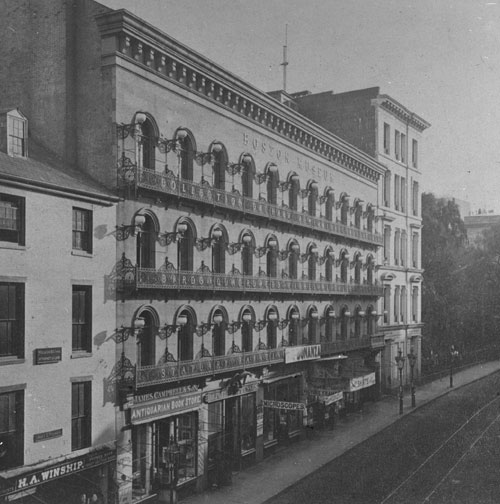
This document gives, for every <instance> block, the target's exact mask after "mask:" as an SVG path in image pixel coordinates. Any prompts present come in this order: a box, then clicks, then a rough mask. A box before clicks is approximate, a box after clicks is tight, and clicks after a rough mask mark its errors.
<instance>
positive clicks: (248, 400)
mask: <svg viewBox="0 0 500 504" xmlns="http://www.w3.org/2000/svg"><path fill="white" fill-rule="evenodd" d="M229 381H230V380H229ZM258 389H259V382H258V381H255V382H252V383H246V384H241V383H238V384H237V386H233V385H232V384H230V383H229V384H228V385H226V386H225V387H223V388H219V389H217V390H212V391H209V392H207V393H206V394H205V395H204V397H203V401H204V402H205V403H207V407H208V416H207V423H206V428H205V431H206V434H207V438H208V447H207V450H208V464H207V472H208V485H209V486H210V487H216V486H221V485H224V484H227V483H230V481H231V474H232V472H233V471H239V470H241V469H243V468H244V467H247V466H249V465H251V464H253V463H254V462H255V461H256V451H257V391H258Z"/></svg>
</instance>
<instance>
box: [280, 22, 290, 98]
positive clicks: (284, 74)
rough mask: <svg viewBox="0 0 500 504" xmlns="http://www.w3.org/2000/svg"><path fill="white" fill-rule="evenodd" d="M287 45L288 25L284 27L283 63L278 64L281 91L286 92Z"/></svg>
mask: <svg viewBox="0 0 500 504" xmlns="http://www.w3.org/2000/svg"><path fill="white" fill-rule="evenodd" d="M287 44H288V24H286V25H285V45H284V46H283V63H280V65H281V66H282V67H283V91H286V67H287V65H288V60H287V50H288V47H287Z"/></svg>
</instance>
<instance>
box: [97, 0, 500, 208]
mask: <svg viewBox="0 0 500 504" xmlns="http://www.w3.org/2000/svg"><path fill="white" fill-rule="evenodd" d="M100 3H102V4H104V5H107V6H108V7H111V8H114V9H121V8H124V9H127V10H129V11H130V12H132V13H134V14H135V15H137V16H139V17H141V18H143V19H145V20H146V21H148V22H149V23H151V24H153V25H155V26H156V27H158V28H160V29H161V30H163V31H164V32H166V33H168V34H169V35H170V36H172V37H173V38H175V39H177V40H178V41H179V42H181V43H183V44H185V45H187V46H189V47H191V48H192V49H194V50H196V51H197V52H200V53H202V54H203V55H205V56H206V57H208V58H209V59H211V60H212V61H214V62H216V63H217V64H219V65H221V66H223V67H224V68H225V69H227V70H229V71H230V72H232V73H234V74H236V75H238V76H239V77H241V78H243V79H244V80H246V81H248V82H250V83H251V84H252V85H254V86H256V87H257V88H259V89H261V90H263V91H272V90H276V89H282V87H283V73H282V67H281V66H280V63H281V61H282V58H283V45H284V39H285V25H288V61H289V65H288V70H287V91H288V92H296V91H302V90H306V89H307V90H309V91H311V92H321V91H334V92H344V91H348V90H354V89H363V88H367V87H372V86H379V87H380V92H381V93H383V94H388V95H390V96H391V97H393V98H394V99H395V100H397V101H398V102H400V103H401V104H403V105H404V106H406V107H407V108H408V109H410V110H411V111H413V112H415V113H416V114H417V115H419V116H420V117H422V118H424V119H425V120H426V121H428V122H429V123H431V127H430V128H429V129H427V130H426V131H425V133H424V138H423V140H422V142H421V145H419V161H421V170H422V184H421V185H422V188H423V190H424V191H426V192H433V193H434V194H435V195H436V196H450V197H455V198H458V199H461V200H465V201H467V202H469V203H470V205H471V208H472V210H473V212H474V211H477V210H478V209H483V210H487V211H491V210H493V211H494V212H495V213H500V152H499V148H500V99H499V98H500V0H498V3H497V1H495V0H492V1H476V0H414V1H410V0H182V1H179V0H176V1H173V0H101V1H100Z"/></svg>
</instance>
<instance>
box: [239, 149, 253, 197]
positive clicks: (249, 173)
mask: <svg viewBox="0 0 500 504" xmlns="http://www.w3.org/2000/svg"><path fill="white" fill-rule="evenodd" d="M241 165H242V168H241V191H242V193H243V196H246V197H247V198H253V179H254V175H255V164H254V162H253V159H252V158H251V157H250V155H249V154H245V155H244V156H243V157H242V161H241Z"/></svg>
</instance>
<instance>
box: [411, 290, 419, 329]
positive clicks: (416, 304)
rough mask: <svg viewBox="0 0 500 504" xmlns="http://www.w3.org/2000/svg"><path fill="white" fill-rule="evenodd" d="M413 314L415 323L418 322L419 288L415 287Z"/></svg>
mask: <svg viewBox="0 0 500 504" xmlns="http://www.w3.org/2000/svg"><path fill="white" fill-rule="evenodd" d="M411 306H412V308H411V312H412V320H413V322H417V320H418V287H413V289H412V302H411Z"/></svg>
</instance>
